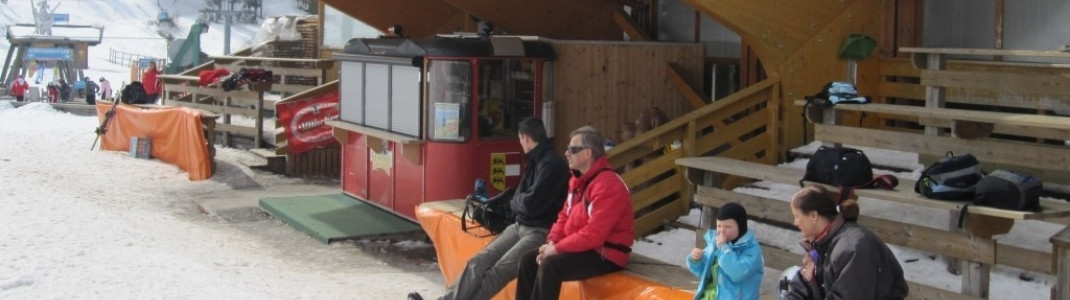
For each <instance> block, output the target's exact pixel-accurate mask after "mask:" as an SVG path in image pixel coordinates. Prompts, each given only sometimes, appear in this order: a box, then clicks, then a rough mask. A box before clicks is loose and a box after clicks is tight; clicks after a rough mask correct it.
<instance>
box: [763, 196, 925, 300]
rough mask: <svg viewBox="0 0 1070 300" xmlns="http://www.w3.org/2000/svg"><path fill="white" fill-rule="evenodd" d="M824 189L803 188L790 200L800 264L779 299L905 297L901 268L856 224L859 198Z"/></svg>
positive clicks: (905, 286)
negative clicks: (798, 239) (844, 197)
mask: <svg viewBox="0 0 1070 300" xmlns="http://www.w3.org/2000/svg"><path fill="white" fill-rule="evenodd" d="M837 199H839V197H837V196H835V195H833V194H832V193H830V192H829V191H828V190H826V189H825V188H824V187H821V186H816V185H811V186H806V187H804V188H802V190H799V192H797V193H795V196H793V197H792V198H791V215H792V216H793V217H794V218H795V220H794V224H795V227H798V228H799V231H800V233H801V234H802V235H803V241H802V243H801V245H802V247H803V249H804V250H805V251H806V254H805V255H803V263H802V268H801V269H800V270H799V272H798V273H797V274H796V275H795V276H793V277H792V278H790V279H788V280H790V281H789V282H788V283H787V284H781V288H782V289H784V288H786V289H787V290H781V291H780V294H781V299H791V300H801V299H813V300H818V299H860V300H866V299H881V300H884V299H904V298H906V297H907V294H908V293H909V287H908V286H907V282H906V279H904V278H903V268H902V267H901V266H900V265H899V261H897V260H896V258H895V255H894V254H892V250H891V249H889V248H888V245H886V244H884V242H882V241H881V239H880V238H878V237H877V235H875V234H873V232H870V231H869V230H868V229H866V228H865V227H862V226H860V225H858V224H856V223H855V222H847V221H845V220H854V219H857V217H858V202H857V200H855V199H847V200H844V201H843V202H842V203H837Z"/></svg>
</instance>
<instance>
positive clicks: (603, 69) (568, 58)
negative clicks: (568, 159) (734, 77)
mask: <svg viewBox="0 0 1070 300" xmlns="http://www.w3.org/2000/svg"><path fill="white" fill-rule="evenodd" d="M551 44H552V45H553V48H554V51H556V52H557V57H558V59H557V61H556V62H555V66H556V67H555V70H554V78H553V85H554V86H553V91H554V92H553V93H554V94H553V99H554V101H555V102H556V108H555V111H554V122H555V123H554V125H555V126H554V131H555V133H556V136H557V137H556V138H555V139H554V145H555V146H556V148H555V149H563V148H564V147H565V145H567V144H568V134H569V132H572V130H575V129H576V128H579V127H580V126H584V125H591V126H594V127H595V128H598V129H599V130H601V131H602V133H603V134H605V135H606V136H607V137H615V136H616V131H617V129H618V128H619V127H620V124H621V123H624V122H634V121H635V119H636V118H637V117H639V113H640V112H642V111H643V110H644V109H647V108H649V107H651V106H657V107H659V108H661V110H663V111H665V113H666V114H667V115H668V116H669V119H675V118H676V117H679V116H681V115H683V114H684V113H687V112H689V111H691V106H690V104H688V102H687V99H686V98H684V96H683V94H682V93H680V91H678V90H677V89H676V87H675V86H674V85H673V83H672V81H671V80H670V79H669V76H668V74H666V67H665V64H666V63H674V64H676V65H677V66H678V67H679V69H680V70H681V71H682V72H683V73H684V74H682V75H683V76H684V77H685V78H684V79H685V80H687V81H688V82H689V83H690V84H691V85H692V86H700V81H701V80H702V68H703V61H704V59H705V53H704V49H703V46H702V45H701V44H681V43H636V42H591V41H582V42H573V41H551ZM566 66H567V67H566Z"/></svg>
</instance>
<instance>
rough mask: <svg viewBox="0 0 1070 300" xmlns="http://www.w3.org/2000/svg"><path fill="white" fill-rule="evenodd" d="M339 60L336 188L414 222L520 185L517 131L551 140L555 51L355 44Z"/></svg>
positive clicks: (503, 40)
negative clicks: (537, 127)
mask: <svg viewBox="0 0 1070 300" xmlns="http://www.w3.org/2000/svg"><path fill="white" fill-rule="evenodd" d="M334 58H335V59H336V60H338V61H339V62H340V73H341V74H340V78H341V82H340V88H339V92H340V96H341V97H340V103H339V105H340V110H341V116H340V119H339V120H337V121H332V122H329V124H330V125H331V126H332V127H333V128H334V135H335V137H336V138H337V139H338V140H339V142H340V143H341V144H342V189H343V191H344V192H345V193H346V194H348V195H350V196H354V197H356V198H359V199H361V200H364V201H366V202H369V203H373V204H376V205H378V206H380V207H383V208H385V209H387V210H390V211H392V212H394V213H396V214H398V215H401V216H404V217H407V218H410V219H415V211H414V210H415V207H416V206H417V205H419V204H421V203H424V202H431V201H441V200H452V199H462V198H464V197H465V196H466V195H468V194H469V193H471V192H472V190H473V182H474V181H475V179H477V178H482V179H484V180H485V181H486V182H487V191H488V193H489V194H490V195H495V194H497V193H500V192H501V191H502V190H504V189H505V188H506V187H508V186H514V185H516V183H517V182H518V180H519V177H520V173H521V167H522V166H521V163H522V161H523V152H522V150H521V148H520V144H519V142H518V140H517V130H516V128H517V124H518V123H519V122H520V121H521V120H523V119H524V118H526V117H531V116H536V117H542V118H543V119H544V121H546V124H547V129H548V131H549V132H548V133H549V135H550V136H551V137H552V136H553V133H552V128H553V125H552V124H553V120H552V117H551V116H552V109H553V106H552V102H551V95H550V94H551V92H550V91H551V84H552V83H551V82H550V81H551V79H550V78H552V77H551V76H550V75H551V72H552V70H553V65H552V61H553V59H554V51H553V49H552V48H551V46H550V45H549V44H548V43H546V42H545V41H539V40H538V39H535V38H522V37H516V36H493V37H485V36H475V35H471V36H438V37H434V38H431V39H427V40H421V41H415V40H410V39H405V38H379V39H353V40H351V41H349V42H348V43H347V44H346V46H345V51H344V53H338V54H335V55H334Z"/></svg>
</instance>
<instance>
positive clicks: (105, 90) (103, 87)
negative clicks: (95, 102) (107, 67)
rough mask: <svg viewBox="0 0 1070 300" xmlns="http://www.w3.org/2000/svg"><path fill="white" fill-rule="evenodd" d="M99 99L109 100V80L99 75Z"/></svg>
mask: <svg viewBox="0 0 1070 300" xmlns="http://www.w3.org/2000/svg"><path fill="white" fill-rule="evenodd" d="M100 100H105V101H109V100H111V82H108V79H107V78H104V77H100Z"/></svg>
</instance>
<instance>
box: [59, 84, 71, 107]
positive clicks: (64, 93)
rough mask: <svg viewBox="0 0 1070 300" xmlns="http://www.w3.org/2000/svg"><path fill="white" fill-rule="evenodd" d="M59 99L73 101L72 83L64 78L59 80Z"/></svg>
mask: <svg viewBox="0 0 1070 300" xmlns="http://www.w3.org/2000/svg"><path fill="white" fill-rule="evenodd" d="M59 99H60V100H63V102H67V101H71V85H70V84H67V80H66V79H62V78H60V80H59Z"/></svg>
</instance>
